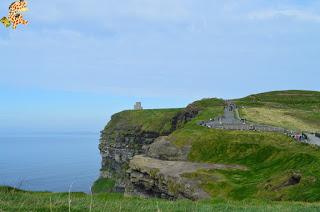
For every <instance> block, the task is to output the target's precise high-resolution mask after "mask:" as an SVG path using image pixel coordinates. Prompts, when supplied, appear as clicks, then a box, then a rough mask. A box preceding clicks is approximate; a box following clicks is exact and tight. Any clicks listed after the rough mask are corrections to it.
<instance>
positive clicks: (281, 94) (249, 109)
mask: <svg viewBox="0 0 320 212" xmlns="http://www.w3.org/2000/svg"><path fill="white" fill-rule="evenodd" d="M237 103H238V105H242V106H245V108H243V109H241V111H240V112H241V115H242V116H243V117H244V118H247V119H248V120H250V121H254V122H259V123H264V124H271V125H275V126H281V127H285V128H288V129H295V130H302V131H311V132H315V131H320V92H316V91H294V90H293V91H274V92H268V93H262V94H256V95H251V96H248V97H245V98H243V99H240V100H238V101H237Z"/></svg>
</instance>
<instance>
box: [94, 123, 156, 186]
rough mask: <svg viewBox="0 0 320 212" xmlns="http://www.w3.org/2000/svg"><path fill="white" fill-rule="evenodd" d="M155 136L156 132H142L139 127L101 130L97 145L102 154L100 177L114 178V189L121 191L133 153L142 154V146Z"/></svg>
mask: <svg viewBox="0 0 320 212" xmlns="http://www.w3.org/2000/svg"><path fill="white" fill-rule="evenodd" d="M157 137H159V133H157V132H144V131H141V130H140V129H117V130H116V131H108V130H105V131H102V133H101V139H100V146H99V149H100V153H101V156H102V164H101V166H102V168H101V177H103V178H112V179H115V180H116V187H115V191H119V192H123V191H124V189H125V178H126V170H127V169H128V162H129V160H131V159H132V158H133V156H134V155H137V154H143V153H144V151H143V149H142V147H143V146H144V145H147V144H151V143H152V142H153V141H154V139H155V138H157Z"/></svg>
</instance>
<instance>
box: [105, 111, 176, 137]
mask: <svg viewBox="0 0 320 212" xmlns="http://www.w3.org/2000/svg"><path fill="white" fill-rule="evenodd" d="M181 110H182V109H154V110H126V111H122V112H120V113H117V114H115V115H113V116H112V118H111V121H110V122H109V124H108V125H107V126H106V128H105V131H114V130H119V129H121V130H126V129H137V130H140V131H145V132H156V133H159V134H168V133H170V132H171V131H172V128H173V126H172V119H173V117H175V116H176V115H177V114H178V113H179V112H180V111H181Z"/></svg>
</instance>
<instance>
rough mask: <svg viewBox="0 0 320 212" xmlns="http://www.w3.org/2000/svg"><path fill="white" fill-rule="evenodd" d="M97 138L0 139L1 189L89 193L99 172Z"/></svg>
mask: <svg viewBox="0 0 320 212" xmlns="http://www.w3.org/2000/svg"><path fill="white" fill-rule="evenodd" d="M98 143H99V135H79V136H77V135H46V136H43V135H41V136H40V135H39V136H35V135H31V136H6V137H4V136H0V185H10V186H16V187H19V188H21V189H26V190H32V191H54V192H60V191H68V190H69V188H70V186H71V185H72V187H71V190H72V191H83V192H88V191H90V186H91V185H92V183H93V182H94V180H96V179H97V177H98V175H99V169H100V154H99V150H98Z"/></svg>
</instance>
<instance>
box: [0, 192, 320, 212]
mask: <svg viewBox="0 0 320 212" xmlns="http://www.w3.org/2000/svg"><path fill="white" fill-rule="evenodd" d="M69 199H70V200H71V202H70V209H71V211H90V208H91V211H99V212H100V211H108V212H109V211H110V212H112V211H141V212H144V211H145V212H147V211H163V212H165V211H168V212H169V211H170V212H171V211H172V212H174V211H302V210H303V211H319V209H320V204H319V203H301V202H294V203H293V202H262V201H244V202H239V201H237V202H232V201H228V202H224V201H215V202H214V201H201V202H197V203H194V202H191V201H176V202H170V201H165V200H158V199H139V198H128V197H127V198H125V197H123V196H121V195H119V194H95V195H92V196H91V195H86V194H83V193H71V194H70V198H69V194H68V193H48V192H25V191H17V190H12V189H10V188H7V187H0V211H14V212H16V211H37V212H40V211H68V210H69Z"/></svg>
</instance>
